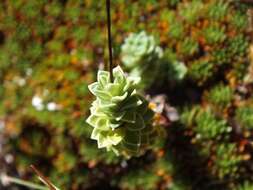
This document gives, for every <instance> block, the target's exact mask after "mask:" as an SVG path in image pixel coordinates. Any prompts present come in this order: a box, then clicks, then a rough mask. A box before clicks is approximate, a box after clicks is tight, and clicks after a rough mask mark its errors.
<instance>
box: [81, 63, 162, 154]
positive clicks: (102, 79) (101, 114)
mask: <svg viewBox="0 0 253 190" xmlns="http://www.w3.org/2000/svg"><path fill="white" fill-rule="evenodd" d="M113 77H114V80H113V82H111V81H110V73H109V72H107V71H98V75H97V82H94V83H93V84H91V85H89V90H90V91H91V93H92V94H94V95H95V96H96V100H95V101H94V102H93V103H92V107H91V108H90V111H91V115H90V116H89V117H88V119H87V120H86V121H87V123H88V124H90V125H91V126H92V127H93V131H92V134H91V139H94V140H97V143H98V148H106V149H107V150H112V151H114V152H115V153H116V154H117V155H120V154H121V155H125V156H127V157H131V156H138V155H140V154H142V153H143V152H144V151H145V150H146V149H147V148H148V147H149V146H150V145H151V142H152V140H153V139H154V137H155V135H156V131H157V130H156V127H155V126H153V125H152V123H153V116H154V113H153V111H152V110H151V109H150V108H149V107H148V102H147V101H146V100H145V98H144V97H142V96H141V95H139V94H138V93H137V92H136V85H137V84H138V82H139V79H138V78H132V77H127V76H125V75H124V72H123V71H122V69H121V68H120V66H118V67H116V68H114V69H113Z"/></svg>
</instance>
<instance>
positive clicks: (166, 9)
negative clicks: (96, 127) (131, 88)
mask: <svg viewBox="0 0 253 190" xmlns="http://www.w3.org/2000/svg"><path fill="white" fill-rule="evenodd" d="M250 8H251V7H250V5H247V4H242V3H239V2H238V1H232V0H231V1H225V0H185V1H182V0H169V1H167V0H161V1H159V2H158V1H154V0H139V1H135V0H130V1H123V0H115V1H112V9H111V12H112V23H113V26H112V34H113V47H114V49H113V50H114V58H115V62H116V63H117V64H120V65H122V66H123V67H125V70H126V71H128V72H129V73H130V74H131V73H132V72H135V71H137V72H136V73H137V75H139V76H141V77H142V78H143V84H142V88H143V90H145V92H146V93H147V94H150V95H151V97H150V99H151V100H152V98H153V97H154V96H155V95H157V94H160V93H163V94H165V95H166V98H167V99H166V102H165V100H164V102H163V103H160V104H155V105H154V106H155V107H156V109H158V110H159V109H160V111H161V113H162V115H163V116H162V117H161V118H158V120H159V122H163V123H165V124H166V126H165V127H164V129H165V130H166V132H167V137H166V138H165V137H164V138H161V139H160V141H159V142H158V143H157V144H156V145H155V146H154V148H153V150H152V151H148V152H147V153H146V154H144V155H143V156H141V157H140V158H132V159H129V160H125V159H124V158H122V157H117V156H115V155H114V154H113V153H110V152H106V151H103V150H99V149H97V145H96V143H94V142H93V141H92V140H90V134H91V131H92V127H90V126H89V125H88V124H86V122H85V120H86V118H87V116H88V113H89V111H88V108H89V107H90V103H91V102H92V100H93V98H92V96H91V94H90V93H89V92H88V87H87V86H88V84H90V83H92V82H94V81H95V80H96V79H95V76H96V74H95V73H96V71H97V69H98V68H102V67H103V65H104V63H106V62H108V55H107V46H106V44H107V39H106V38H107V35H106V13H105V4H104V3H103V2H102V1H101V2H98V1H91V0H50V1H49V0H37V1H35V0H30V1H26V0H15V1H14V0H11V1H7V0H3V1H1V2H0V20H1V22H0V82H1V86H0V98H1V101H0V133H1V134H0V136H1V139H5V140H4V143H5V144H4V146H3V147H2V146H0V147H2V148H0V154H1V156H0V160H2V162H0V166H1V165H3V167H0V168H3V169H1V171H0V172H5V173H8V174H11V175H14V176H18V177H21V178H24V179H29V180H34V181H36V180H37V179H36V177H35V176H33V175H32V173H31V171H30V170H29V165H30V164H35V165H37V166H39V169H40V170H41V171H42V172H43V173H44V174H45V175H46V176H48V177H49V178H50V180H51V181H52V182H53V183H54V184H55V185H56V186H57V187H63V188H64V189H72V190H77V189H126V190H137V189H144V190H146V189H164V190H165V189H170V190H188V189H189V190H190V189H193V190H198V189H201V190H205V189H207V190H208V189H224V190H225V189H231V190H237V189H239V190H241V189H247V190H248V189H251V187H252V183H253V182H252V181H253V179H252V172H253V171H252V170H253V169H252V168H253V165H252V137H253V136H252V122H251V121H252V118H253V116H252V114H253V107H252V106H253V101H252V91H253V88H252V81H251V80H249V78H250V77H249V76H250V75H251V74H252V71H251V70H252V69H250V68H252V64H253V60H252V59H250V58H251V57H252V56H251V55H252V52H251V51H250V48H249V46H250V43H251V39H250V36H251V35H252V33H251V31H250V26H249V23H248V21H249V20H250V18H249V17H248V14H247V12H248V10H249V9H250ZM131 38H132V39H131ZM129 39H131V40H129ZM129 41H130V42H129ZM131 41H132V42H131ZM129 43H130V44H129ZM139 49H141V50H143V51H141V54H136V53H137V51H139ZM162 52H163V53H162ZM138 53H139V52H138ZM123 55H127V60H128V61H129V60H132V61H133V60H134V62H133V64H130V66H128V65H127V64H126V62H128V61H126V57H124V56H123ZM248 55H249V56H248ZM150 57H151V58H150ZM154 57H155V58H154ZM144 58H145V59H144ZM151 60H152V61H151ZM157 68H158V69H157ZM144 70H145V71H144ZM246 76H247V78H246ZM146 79H147V80H146ZM246 79H247V80H246ZM169 103H170V104H171V105H169ZM172 106H173V107H176V108H177V109H178V110H179V113H180V120H179V121H175V120H173V119H172V118H173V114H175V112H174V111H172V110H174V109H172ZM1 139H0V143H2V142H1V141H2V140H1ZM2 163H5V164H2ZM245 181H247V183H246V182H245ZM0 188H4V189H12V187H7V186H5V187H2V186H1V185H0Z"/></svg>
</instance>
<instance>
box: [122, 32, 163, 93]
mask: <svg viewBox="0 0 253 190" xmlns="http://www.w3.org/2000/svg"><path fill="white" fill-rule="evenodd" d="M162 56H163V51H162V49H161V48H160V47H159V46H158V45H157V44H156V42H155V38H154V37H153V36H151V35H147V33H146V32H145V31H142V32H140V33H131V34H130V35H129V36H128V37H127V38H126V39H125V41H124V43H123V45H122V46H121V59H122V63H123V65H124V67H125V68H126V69H127V70H128V71H129V73H130V75H131V76H134V77H136V76H137V77H141V79H142V81H141V83H140V84H139V87H141V88H147V87H149V86H150V85H151V84H152V83H153V82H154V78H155V77H150V76H155V75H156V74H157V72H158V71H159V68H160V62H161V61H160V59H161V58H162Z"/></svg>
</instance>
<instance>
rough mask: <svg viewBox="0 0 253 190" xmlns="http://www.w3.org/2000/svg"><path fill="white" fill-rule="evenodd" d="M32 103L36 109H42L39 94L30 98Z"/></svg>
mask: <svg viewBox="0 0 253 190" xmlns="http://www.w3.org/2000/svg"><path fill="white" fill-rule="evenodd" d="M32 105H33V107H35V109H36V110H38V111H41V110H43V109H44V105H43V100H42V98H41V97H39V96H37V95H36V96H34V97H33V99H32Z"/></svg>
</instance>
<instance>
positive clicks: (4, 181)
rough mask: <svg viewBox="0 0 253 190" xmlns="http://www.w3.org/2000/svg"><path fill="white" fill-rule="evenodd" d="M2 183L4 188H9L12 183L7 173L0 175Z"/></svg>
mask: <svg viewBox="0 0 253 190" xmlns="http://www.w3.org/2000/svg"><path fill="white" fill-rule="evenodd" d="M0 181H1V183H2V185H3V186H8V185H10V181H9V178H8V176H7V175H6V174H5V173H1V174H0Z"/></svg>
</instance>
